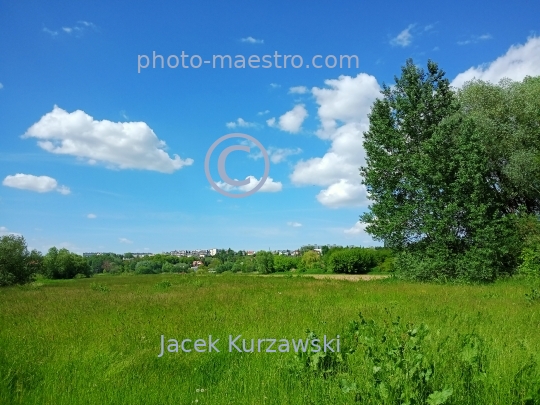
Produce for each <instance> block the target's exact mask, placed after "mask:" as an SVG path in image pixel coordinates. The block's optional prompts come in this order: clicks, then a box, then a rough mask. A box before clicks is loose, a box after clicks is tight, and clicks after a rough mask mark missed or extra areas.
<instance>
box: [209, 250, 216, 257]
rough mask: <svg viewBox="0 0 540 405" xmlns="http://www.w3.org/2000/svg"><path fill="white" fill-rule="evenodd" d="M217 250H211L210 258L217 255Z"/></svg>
mask: <svg viewBox="0 0 540 405" xmlns="http://www.w3.org/2000/svg"><path fill="white" fill-rule="evenodd" d="M217 251H218V250H217V249H210V256H215V255H217Z"/></svg>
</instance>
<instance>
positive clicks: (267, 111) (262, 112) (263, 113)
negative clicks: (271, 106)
mask: <svg viewBox="0 0 540 405" xmlns="http://www.w3.org/2000/svg"><path fill="white" fill-rule="evenodd" d="M269 112H270V110H265V111H259V112H258V113H257V115H266V114H268V113H269Z"/></svg>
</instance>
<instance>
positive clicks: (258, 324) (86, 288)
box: [0, 274, 540, 405]
mask: <svg viewBox="0 0 540 405" xmlns="http://www.w3.org/2000/svg"><path fill="white" fill-rule="evenodd" d="M164 281H170V284H171V285H170V286H168V283H166V282H164ZM529 284H530V282H527V281H525V280H513V281H512V280H510V281H501V282H498V283H496V284H493V285H486V286H466V285H434V284H412V283H405V282H402V281H396V280H390V279H387V280H374V281H361V282H350V281H336V280H316V279H312V278H309V277H297V276H295V277H258V276H245V275H221V276H220V275H217V276H216V275H208V276H193V275H171V274H168V275H158V276H101V277H94V278H91V279H78V280H67V281H41V282H36V283H34V284H33V285H32V286H27V287H9V288H2V289H0V403H1V404H40V405H41V404H54V405H60V404H66V405H67V404H69V405H76V404H100V405H101V404H145V405H150V404H191V403H198V404H212V405H215V404H235V405H237V404H354V403H362V404H381V403H387V404H401V403H410V404H422V403H428V404H442V403H445V404H474V405H479V404H491V405H494V404H501V405H503V404H504V405H508V404H537V403H539V401H540V367H539V366H538V361H539V360H540V358H539V354H540V333H539V332H540V304H538V303H534V302H532V303H531V302H529V301H530V300H527V299H526V296H525V294H527V293H529V292H530V291H531V286H530V285H529ZM360 312H361V313H362V317H363V318H361V317H359V313H360ZM362 319H364V320H363V321H362ZM422 324H425V325H426V326H427V328H428V329H426V328H424V327H423V326H421V325H422ZM307 329H310V330H312V331H314V332H315V333H316V334H317V335H318V336H320V337H322V335H327V336H329V337H335V336H336V335H338V334H339V335H340V336H341V345H342V347H341V352H340V355H341V356H337V355H336V354H331V353H327V355H326V357H324V356H321V353H319V354H315V353H311V354H303V355H302V356H298V355H296V354H295V353H294V352H290V353H279V352H277V353H266V352H262V353H257V352H256V353H238V352H233V353H229V352H228V350H227V349H228V345H227V342H228V336H229V335H233V336H236V335H239V334H241V335H242V338H246V339H251V338H254V339H255V342H256V341H257V339H258V338H277V339H281V338H284V339H300V338H301V339H305V338H306V337H307V334H306V330H307ZM161 335H165V336H166V339H177V340H178V341H181V340H182V339H186V338H191V339H196V338H207V337H208V335H212V336H213V337H214V338H220V347H219V348H220V349H222V351H221V352H220V353H196V352H193V351H192V352H191V353H183V352H181V351H180V352H179V353H165V354H164V356H163V357H161V358H158V354H159V352H160V337H161ZM263 346H264V345H263ZM291 350H292V349H291ZM348 351H352V353H351V354H347V352H348Z"/></svg>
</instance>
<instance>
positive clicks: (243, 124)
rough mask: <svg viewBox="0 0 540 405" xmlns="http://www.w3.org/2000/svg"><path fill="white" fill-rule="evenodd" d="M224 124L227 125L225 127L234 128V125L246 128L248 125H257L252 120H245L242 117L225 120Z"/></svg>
mask: <svg viewBox="0 0 540 405" xmlns="http://www.w3.org/2000/svg"><path fill="white" fill-rule="evenodd" d="M225 125H226V126H227V128H236V127H243V128H248V127H255V126H257V124H255V123H253V122H247V121H246V120H244V119H243V118H238V119H237V120H236V121H232V122H227V123H226V124H225Z"/></svg>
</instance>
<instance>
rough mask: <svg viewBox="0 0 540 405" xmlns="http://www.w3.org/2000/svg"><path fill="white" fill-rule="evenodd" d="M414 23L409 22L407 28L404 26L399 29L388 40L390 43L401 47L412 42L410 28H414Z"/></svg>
mask: <svg viewBox="0 0 540 405" xmlns="http://www.w3.org/2000/svg"><path fill="white" fill-rule="evenodd" d="M415 25H416V24H411V25H409V26H408V27H407V28H405V29H404V30H403V31H401V32H400V33H399V34H398V35H397V37H395V38H392V39H391V40H390V44H391V45H393V46H401V47H403V48H405V47H407V46H409V45H410V44H411V42H412V38H413V36H412V34H411V30H412V29H413V28H414V26H415Z"/></svg>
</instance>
